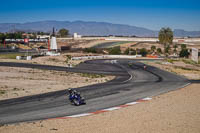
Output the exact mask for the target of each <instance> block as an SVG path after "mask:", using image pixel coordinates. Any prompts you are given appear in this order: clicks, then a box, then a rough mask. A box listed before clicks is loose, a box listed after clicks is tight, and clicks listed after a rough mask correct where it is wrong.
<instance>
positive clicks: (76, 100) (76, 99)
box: [69, 90, 86, 106]
mask: <svg viewBox="0 0 200 133" xmlns="http://www.w3.org/2000/svg"><path fill="white" fill-rule="evenodd" d="M69 92H70V94H69V100H70V102H71V103H72V104H73V105H75V106H80V105H83V104H86V102H85V99H84V98H83V97H82V96H81V95H80V93H78V92H76V91H74V90H72V91H71V90H70V91H69Z"/></svg>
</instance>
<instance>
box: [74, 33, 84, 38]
mask: <svg viewBox="0 0 200 133" xmlns="http://www.w3.org/2000/svg"><path fill="white" fill-rule="evenodd" d="M81 37H82V36H81V35H78V33H74V39H76V38H81Z"/></svg>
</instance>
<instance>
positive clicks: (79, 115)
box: [67, 113, 91, 118]
mask: <svg viewBox="0 0 200 133" xmlns="http://www.w3.org/2000/svg"><path fill="white" fill-rule="evenodd" d="M88 115H91V113H85V114H78V115H72V116H67V117H70V118H75V117H83V116H88Z"/></svg>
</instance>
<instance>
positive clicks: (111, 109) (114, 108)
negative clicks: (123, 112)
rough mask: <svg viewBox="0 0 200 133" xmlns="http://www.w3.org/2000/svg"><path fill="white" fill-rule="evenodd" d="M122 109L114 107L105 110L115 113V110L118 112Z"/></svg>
mask: <svg viewBox="0 0 200 133" xmlns="http://www.w3.org/2000/svg"><path fill="white" fill-rule="evenodd" d="M120 108H121V107H113V108H108V109H104V111H113V110H117V109H120Z"/></svg>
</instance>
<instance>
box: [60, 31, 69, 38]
mask: <svg viewBox="0 0 200 133" xmlns="http://www.w3.org/2000/svg"><path fill="white" fill-rule="evenodd" d="M58 33H59V35H60V37H66V36H68V35H69V31H68V30H67V29H60V30H59V32H58Z"/></svg>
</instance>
